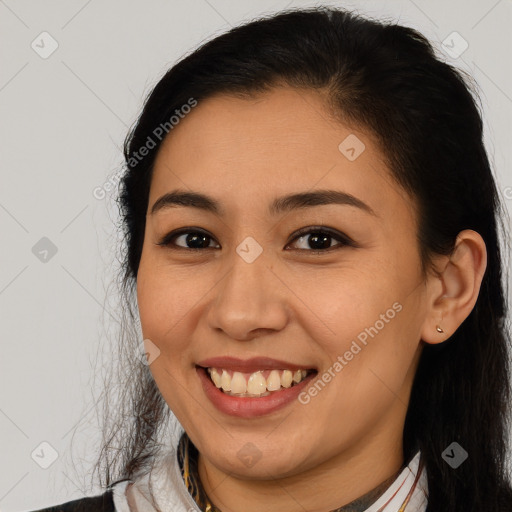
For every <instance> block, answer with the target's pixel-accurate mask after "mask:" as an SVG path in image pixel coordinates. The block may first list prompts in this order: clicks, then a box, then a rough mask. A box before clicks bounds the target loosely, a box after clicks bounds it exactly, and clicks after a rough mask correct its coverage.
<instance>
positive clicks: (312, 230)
mask: <svg viewBox="0 0 512 512" xmlns="http://www.w3.org/2000/svg"><path fill="white" fill-rule="evenodd" d="M184 234H199V235H203V236H205V237H207V238H210V239H211V240H215V239H214V238H213V237H212V236H210V235H209V234H208V233H207V232H206V231H203V230H202V229H200V228H194V227H187V228H181V229H178V230H176V231H172V232H171V233H169V234H167V235H165V236H164V237H163V238H162V240H161V241H160V242H158V243H157V244H156V245H160V246H163V247H167V248H168V249H171V250H178V251H179V250H184V251H189V252H198V251H204V250H206V249H216V247H204V248H191V247H181V246H177V245H174V244H173V243H172V240H173V239H174V238H176V237H178V236H180V235H184ZM308 234H316V235H318V234H323V235H328V236H329V237H331V238H333V239H335V240H337V241H338V242H341V243H339V244H337V245H335V246H333V247H328V248H327V249H296V250H297V251H304V252H308V253H312V254H321V253H326V252H332V251H333V250H337V249H341V248H342V247H347V246H348V247H356V244H355V242H354V241H353V240H352V239H350V238H349V237H348V236H346V235H345V234H343V233H340V232H339V231H336V230H333V229H331V228H327V227H324V226H313V227H307V228H302V229H299V230H298V231H297V232H295V233H294V234H293V236H294V238H292V239H291V240H290V242H288V243H287V244H286V245H287V246H288V245H290V244H291V243H292V242H294V241H295V240H297V239H299V238H301V237H304V236H305V235H308Z"/></svg>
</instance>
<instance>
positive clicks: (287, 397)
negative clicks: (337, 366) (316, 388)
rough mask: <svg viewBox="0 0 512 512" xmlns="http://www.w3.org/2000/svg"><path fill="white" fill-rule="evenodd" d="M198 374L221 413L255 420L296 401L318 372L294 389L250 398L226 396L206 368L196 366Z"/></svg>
mask: <svg viewBox="0 0 512 512" xmlns="http://www.w3.org/2000/svg"><path fill="white" fill-rule="evenodd" d="M196 372H197V374H198V375H199V378H200V379H201V384H202V386H203V389H204V392H205V393H206V396H207V397H208V398H209V399H210V400H211V401H212V403H213V405H215V407H217V409H218V410H219V411H221V412H223V413H225V414H229V415H230V416H238V417H239V418H254V417H255V416H263V415H265V414H270V413H272V412H274V411H277V410H279V409H282V408H283V407H285V406H286V405H288V404H289V403H291V402H293V401H294V400H296V399H297V397H298V396H299V394H300V392H301V391H302V390H303V389H304V387H306V386H307V384H308V382H309V381H310V380H311V379H312V378H313V377H314V376H315V375H316V372H313V373H312V374H311V375H308V376H307V377H306V378H305V379H304V380H302V381H300V382H299V383H298V384H295V385H294V386H292V387H289V388H285V389H282V390H281V391H275V392H273V393H271V394H270V395H267V396H262V397H259V398H250V397H236V396H231V395H226V393H224V392H223V391H221V390H220V389H219V388H217V387H216V386H215V384H214V383H213V382H212V379H210V377H209V376H208V374H207V373H206V368H203V367H200V366H196Z"/></svg>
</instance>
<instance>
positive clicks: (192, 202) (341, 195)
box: [151, 190, 378, 217]
mask: <svg viewBox="0 0 512 512" xmlns="http://www.w3.org/2000/svg"><path fill="white" fill-rule="evenodd" d="M328 204H342V205H349V206H354V207H356V208H360V209H361V210H363V211H365V212H366V213H369V214H370V215H374V216H375V217H378V215H377V214H376V213H375V212H374V210H373V209H372V208H371V207H370V206H368V205H367V204H366V203H364V202H363V201H361V200H360V199H358V198H357V197H355V196H353V195H352V194H348V193H347V192H341V191H339V190H315V191H313V192H302V193H298V194H290V195H287V196H283V197H278V198H277V199H275V200H274V201H273V202H272V203H271V204H270V206H269V213H270V215H274V216H275V215H278V214H280V213H285V212H289V211H291V210H295V209H299V208H308V207H312V206H319V205H328ZM173 206H188V207H191V208H198V209H200V210H204V211H207V212H211V213H214V214H215V215H218V216H224V215H225V212H224V209H223V208H222V207H221V205H220V203H219V202H218V201H216V200H215V199H213V198H211V197H208V196H206V195H204V194H200V193H198V192H186V191H182V190H173V191H172V192H168V193H167V194H164V195H163V196H162V197H160V198H159V199H157V200H156V201H155V203H154V204H153V206H152V208H151V215H153V214H154V213H156V212H158V211H160V210H163V209H165V208H171V207H173Z"/></svg>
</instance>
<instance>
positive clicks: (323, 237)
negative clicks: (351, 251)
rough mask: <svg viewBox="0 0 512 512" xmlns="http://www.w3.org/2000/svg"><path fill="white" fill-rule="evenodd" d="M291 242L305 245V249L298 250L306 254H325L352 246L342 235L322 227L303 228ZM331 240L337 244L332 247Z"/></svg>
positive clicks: (349, 240) (347, 238) (348, 239)
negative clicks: (296, 241) (306, 252)
mask: <svg viewBox="0 0 512 512" xmlns="http://www.w3.org/2000/svg"><path fill="white" fill-rule="evenodd" d="M293 240H294V241H295V240H298V241H301V243H303V244H304V245H305V247H303V248H299V249H298V250H301V251H302V250H305V251H308V252H326V251H329V250H331V249H334V248H340V247H344V246H354V243H353V242H352V240H351V239H350V238H349V237H347V236H346V235H344V234H343V233H339V232H338V231H333V230H330V229H326V228H324V227H316V228H304V229H302V230H300V231H299V232H298V233H296V236H295V238H294V239H293ZM333 240H337V241H338V242H339V243H337V244H335V245H334V246H333V245H331V243H332V241H333Z"/></svg>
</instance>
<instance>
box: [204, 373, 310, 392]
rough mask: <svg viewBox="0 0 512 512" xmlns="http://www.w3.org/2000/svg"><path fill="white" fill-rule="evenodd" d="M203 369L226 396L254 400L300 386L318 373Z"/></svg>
mask: <svg viewBox="0 0 512 512" xmlns="http://www.w3.org/2000/svg"><path fill="white" fill-rule="evenodd" d="M201 368H202V369H203V370H204V371H205V373H206V375H208V376H209V378H210V380H211V381H212V382H213V384H214V385H215V387H216V388H218V389H219V390H220V391H222V392H224V393H225V394H226V395H230V396H236V397H252V398H257V397H263V396H268V395H271V394H273V393H279V392H280V391H283V390H284V389H287V388H290V387H293V386H295V385H297V384H299V383H300V382H302V381H303V380H304V379H306V378H307V377H308V376H309V375H311V374H313V373H317V371H316V370H314V369H298V370H288V369H282V370H278V369H272V370H257V371H255V372H252V373H246V372H238V371H233V370H230V369H225V368H215V367H208V368H205V367H201Z"/></svg>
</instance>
